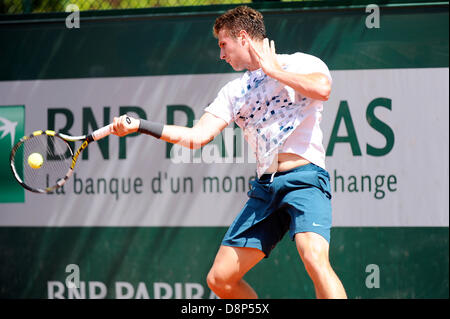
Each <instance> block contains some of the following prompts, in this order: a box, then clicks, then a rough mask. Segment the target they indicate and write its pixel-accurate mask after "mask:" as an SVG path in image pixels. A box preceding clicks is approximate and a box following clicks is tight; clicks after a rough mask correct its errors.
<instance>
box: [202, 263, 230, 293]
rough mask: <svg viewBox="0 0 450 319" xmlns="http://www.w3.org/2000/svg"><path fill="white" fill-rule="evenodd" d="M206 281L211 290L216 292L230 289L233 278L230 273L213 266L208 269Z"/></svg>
mask: <svg viewBox="0 0 450 319" xmlns="http://www.w3.org/2000/svg"><path fill="white" fill-rule="evenodd" d="M206 282H207V284H208V287H209V288H210V289H211V290H212V291H214V292H217V291H224V290H230V289H231V288H232V286H233V283H234V282H235V280H234V279H233V275H232V274H230V273H229V272H227V271H225V270H224V269H221V267H217V266H215V267H213V268H211V270H210V271H209V273H208V276H207V277H206Z"/></svg>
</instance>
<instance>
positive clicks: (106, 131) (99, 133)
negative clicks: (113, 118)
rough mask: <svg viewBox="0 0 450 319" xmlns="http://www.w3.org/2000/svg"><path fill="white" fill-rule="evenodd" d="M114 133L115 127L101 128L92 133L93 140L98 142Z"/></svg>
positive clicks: (110, 125)
mask: <svg viewBox="0 0 450 319" xmlns="http://www.w3.org/2000/svg"><path fill="white" fill-rule="evenodd" d="M112 132H113V125H112V124H109V125H106V126H104V127H101V128H99V129H98V130H96V131H94V132H92V138H93V139H94V141H98V140H101V139H102V138H104V137H107V136H108V135H110V134H111V133H112Z"/></svg>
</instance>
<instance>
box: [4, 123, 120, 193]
mask: <svg viewBox="0 0 450 319" xmlns="http://www.w3.org/2000/svg"><path fill="white" fill-rule="evenodd" d="M112 132H113V125H112V124H109V125H107V126H104V127H102V128H100V129H98V130H96V131H94V132H93V133H92V134H89V135H82V136H69V135H66V134H62V133H57V132H54V131H50V130H47V131H36V132H34V133H33V134H31V135H29V136H24V137H22V138H21V139H20V141H19V142H17V144H16V145H14V147H13V148H12V150H11V155H10V162H11V169H12V171H13V175H14V177H15V178H16V180H17V181H18V182H19V183H20V185H22V186H23V187H24V188H25V189H27V190H29V191H32V192H35V193H49V192H51V191H53V190H55V189H56V188H58V187H61V186H63V185H64V183H65V182H66V181H67V180H68V179H69V178H70V176H71V175H72V173H73V170H74V168H75V164H76V163H77V159H78V157H79V156H80V153H81V152H82V151H83V150H84V149H85V148H86V147H87V146H88V145H89V143H91V142H93V141H98V140H100V139H102V138H104V137H106V136H108V135H110V134H111V133H112ZM77 141H82V144H81V146H80V147H78V149H77V151H76V152H75V153H74V152H73V150H72V148H71V147H70V145H69V143H68V142H77Z"/></svg>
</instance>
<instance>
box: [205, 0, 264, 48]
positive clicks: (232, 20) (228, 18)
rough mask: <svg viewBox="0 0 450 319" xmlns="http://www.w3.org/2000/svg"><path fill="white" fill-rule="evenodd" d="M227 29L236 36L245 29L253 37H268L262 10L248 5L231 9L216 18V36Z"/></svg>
mask: <svg viewBox="0 0 450 319" xmlns="http://www.w3.org/2000/svg"><path fill="white" fill-rule="evenodd" d="M222 29H225V30H227V31H228V33H229V35H230V36H232V37H234V38H236V37H237V36H238V35H239V32H240V31H241V30H245V31H246V32H247V33H248V34H249V36H250V37H251V38H252V39H255V40H263V39H264V38H265V37H266V28H265V26H264V19H263V16H262V14H261V13H260V12H258V11H256V10H255V9H252V8H250V7H247V6H239V7H236V8H234V9H230V10H228V11H227V12H225V13H224V14H222V15H221V16H220V17H218V18H217V19H216V22H215V23H214V27H213V34H214V37H216V38H217V37H218V34H219V32H220V31H221V30H222Z"/></svg>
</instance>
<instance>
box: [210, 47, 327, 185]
mask: <svg viewBox="0 0 450 319" xmlns="http://www.w3.org/2000/svg"><path fill="white" fill-rule="evenodd" d="M277 57H278V60H279V63H280V65H281V66H282V68H283V69H284V70H286V71H289V72H294V73H300V74H309V73H316V72H319V73H323V74H325V75H326V76H327V77H328V78H329V79H330V81H331V75H330V71H329V70H328V67H327V66H326V64H325V63H324V62H323V61H321V60H320V59H319V58H317V57H314V56H312V55H308V54H304V53H300V52H299V53H295V54H291V55H278V56H277ZM322 110H323V103H322V101H319V100H314V99H311V98H308V97H306V96H303V95H301V94H300V93H299V92H296V91H295V90H294V89H292V88H291V87H289V86H287V85H284V84H283V83H281V82H279V81H277V80H275V79H273V78H271V77H269V76H267V75H266V74H265V73H264V72H263V71H262V69H258V70H255V71H247V72H245V73H244V74H243V75H242V76H241V77H240V78H237V79H235V80H233V81H230V82H228V83H227V84H226V85H225V86H224V87H223V88H222V89H221V90H220V91H219V94H218V95H217V97H216V99H215V100H214V101H213V103H211V104H210V105H209V106H208V107H206V108H205V111H206V112H209V113H212V114H214V115H216V116H218V117H220V118H222V119H223V120H225V121H226V122H227V123H230V122H231V121H235V122H236V124H237V125H238V126H239V127H240V128H241V129H242V130H243V132H244V137H245V139H246V140H247V142H248V143H249V144H250V146H251V147H252V149H253V151H254V152H255V157H256V162H257V167H256V171H257V174H258V176H259V177H260V176H261V175H262V174H264V172H266V170H267V168H269V167H270V165H271V164H272V162H273V161H274V159H275V158H276V155H277V154H278V153H294V154H298V155H300V156H302V157H304V158H306V159H307V160H309V161H310V162H312V163H314V164H316V165H318V166H320V167H323V168H325V150H324V148H323V145H322V131H321V129H320V126H319V123H320V121H321V118H322V115H321V112H322Z"/></svg>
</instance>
